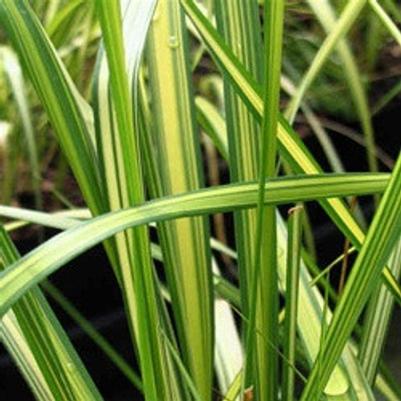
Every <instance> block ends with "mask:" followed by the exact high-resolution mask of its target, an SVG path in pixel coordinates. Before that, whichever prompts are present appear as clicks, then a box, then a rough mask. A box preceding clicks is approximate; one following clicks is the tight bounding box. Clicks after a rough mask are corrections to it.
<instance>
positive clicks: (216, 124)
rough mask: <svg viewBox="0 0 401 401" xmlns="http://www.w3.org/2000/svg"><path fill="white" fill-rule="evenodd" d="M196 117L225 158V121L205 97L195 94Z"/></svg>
mask: <svg viewBox="0 0 401 401" xmlns="http://www.w3.org/2000/svg"><path fill="white" fill-rule="evenodd" d="M195 105H196V118H197V121H198V123H199V125H200V126H201V127H202V129H203V130H204V131H205V133H206V134H207V135H208V136H209V138H210V139H211V140H212V142H213V144H214V146H216V148H217V150H218V151H219V153H220V154H221V155H222V157H223V158H224V159H225V160H227V159H228V152H227V148H228V146H227V137H226V135H224V134H223V133H224V132H225V129H226V127H225V121H224V119H223V117H222V116H221V114H220V113H219V111H218V110H217V108H216V107H215V106H214V105H213V104H212V103H211V102H209V101H208V100H207V99H205V98H203V97H200V96H197V97H196V98H195Z"/></svg>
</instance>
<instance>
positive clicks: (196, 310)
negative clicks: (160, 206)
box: [147, 0, 214, 401]
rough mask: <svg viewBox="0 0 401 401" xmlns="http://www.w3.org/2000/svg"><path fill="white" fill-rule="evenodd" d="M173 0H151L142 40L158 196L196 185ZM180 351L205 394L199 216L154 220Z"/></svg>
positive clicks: (207, 309)
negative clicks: (154, 3)
mask: <svg viewBox="0 0 401 401" xmlns="http://www.w3.org/2000/svg"><path fill="white" fill-rule="evenodd" d="M183 17H184V16H183V13H182V10H181V7H180V4H179V1H178V0H172V1H168V2H159V4H158V7H157V8H156V11H155V17H154V18H153V21H152V24H151V27H150V31H149V36H148V41H147V46H148V47H147V50H148V51H147V66H148V68H149V89H150V94H151V109H152V116H156V118H154V117H153V121H152V124H151V126H152V129H153V130H152V133H153V137H154V143H155V148H156V149H155V153H156V157H157V161H158V164H159V166H161V168H159V169H158V170H159V173H160V177H161V191H160V193H159V194H158V195H159V196H166V195H171V194H177V193H182V192H187V191H191V190H194V189H198V188H200V187H201V186H202V185H203V178H202V174H201V169H200V161H201V157H200V148H199V132H198V131H197V127H196V125H195V114H194V107H195V105H194V104H193V100H192V99H193V95H192V88H191V86H190V74H189V65H188V59H189V57H188V55H189V49H188V46H187V37H186V31H185V24H184V19H183ZM158 231H159V233H160V237H161V245H162V251H163V256H164V261H165V272H166V275H167V280H168V283H169V289H170V294H171V296H172V300H173V302H172V306H173V311H174V315H175V321H176V326H177V331H178V334H179V338H180V345H181V351H182V353H183V360H184V361H185V364H186V367H187V369H188V372H189V373H190V375H191V378H192V380H193V382H194V384H195V387H196V389H197V391H198V393H199V395H200V396H201V398H202V399H203V400H205V401H207V400H210V399H211V396H212V391H211V389H212V380H213V378H212V371H213V368H212V367H213V338H214V330H213V293H212V286H211V285H212V280H211V279H212V277H211V255H210V249H209V244H208V242H209V241H208V235H209V232H208V226H207V224H206V221H205V220H204V219H203V218H193V219H180V220H178V221H173V222H169V223H167V224H162V225H159V226H158Z"/></svg>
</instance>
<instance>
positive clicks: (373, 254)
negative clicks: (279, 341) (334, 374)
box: [301, 157, 401, 401]
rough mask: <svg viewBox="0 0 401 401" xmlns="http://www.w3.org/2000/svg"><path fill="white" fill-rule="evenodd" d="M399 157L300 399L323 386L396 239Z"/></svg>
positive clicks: (400, 181)
mask: <svg viewBox="0 0 401 401" xmlns="http://www.w3.org/2000/svg"><path fill="white" fill-rule="evenodd" d="M400 191H401V157H399V158H398V160H397V163H396V166H395V168H394V171H393V173H392V175H391V179H390V182H389V184H388V186H387V188H386V191H385V193H384V195H383V199H382V201H381V202H380V205H379V209H378V211H377V212H376V214H375V217H374V219H373V222H372V224H371V226H370V228H369V231H368V234H367V238H366V240H365V242H364V244H363V246H362V248H361V251H360V253H359V255H358V257H357V259H356V262H355V264H354V266H353V269H352V272H351V274H350V277H349V279H348V281H347V284H346V286H345V289H344V292H343V294H342V296H341V299H340V301H339V303H338V304H337V307H336V309H335V312H334V315H333V319H332V321H331V323H330V326H329V328H328V332H327V337H326V340H325V343H324V345H323V347H322V349H321V358H322V360H324V365H323V366H320V369H319V367H317V366H314V368H313V370H312V372H311V375H310V377H309V379H308V382H307V385H306V387H305V390H304V392H303V394H302V398H301V400H305V401H306V400H310V399H311V398H310V397H312V396H314V395H315V394H320V391H321V390H322V389H323V387H324V386H325V384H326V382H327V380H328V378H329V376H330V373H331V371H332V369H333V367H334V366H335V364H336V362H337V359H338V357H339V356H340V354H341V352H342V350H343V348H344V345H345V343H346V340H347V338H348V337H349V335H350V334H351V332H352V330H353V328H354V326H355V324H356V322H357V320H358V317H359V315H360V313H361V311H362V308H363V306H364V304H365V302H366V301H367V299H368V297H369V295H370V293H371V292H372V290H373V289H374V287H375V284H376V282H377V280H378V278H379V277H380V274H381V272H382V269H383V266H384V265H385V263H386V261H387V259H388V257H389V254H390V252H391V251H392V249H393V247H394V245H395V243H396V241H397V240H398V239H399V236H400V227H401V215H400V214H399V210H400V208H401V198H400V197H399V193H400Z"/></svg>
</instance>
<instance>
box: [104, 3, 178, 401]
mask: <svg viewBox="0 0 401 401" xmlns="http://www.w3.org/2000/svg"><path fill="white" fill-rule="evenodd" d="M96 9H97V12H98V16H99V21H100V25H101V29H102V34H103V40H104V45H105V49H106V54H107V62H108V67H109V70H110V76H109V77H110V90H111V100H112V105H113V109H114V113H115V119H116V128H117V129H118V134H117V135H118V136H117V139H116V140H117V142H119V145H120V147H119V149H117V152H118V151H119V152H120V154H119V155H120V157H121V159H120V163H119V164H118V166H119V169H120V171H119V173H120V175H121V176H120V177H119V185H120V188H122V189H123V195H122V196H123V197H124V196H125V197H126V198H125V199H124V201H125V203H126V204H128V205H131V206H132V205H138V204H141V203H143V201H144V188H143V182H142V167H141V160H140V153H139V140H138V137H137V133H136V132H135V130H134V116H133V112H132V96H131V94H130V90H129V88H130V85H129V79H128V74H127V64H126V62H127V61H126V55H125V48H124V39H123V30H122V19H121V10H120V2H119V1H117V0H113V1H104V0H98V1H96ZM106 167H107V166H106ZM125 235H126V241H127V242H126V244H127V245H126V246H127V251H124V253H123V254H122V253H120V254H119V256H120V257H121V258H123V259H122V260H121V262H122V263H121V264H120V267H121V278H122V285H123V288H124V291H123V294H124V300H125V304H126V307H127V310H128V316H129V322H130V326H131V329H132V330H133V333H134V334H135V339H136V341H137V346H138V353H139V359H140V364H141V372H142V378H143V389H144V394H145V397H146V399H147V400H149V401H151V400H153V401H156V400H158V399H159V398H160V397H161V398H164V397H165V399H169V397H170V389H169V385H170V383H169V382H168V379H167V377H168V376H169V373H170V371H169V370H168V369H166V368H165V367H166V366H167V365H166V362H165V360H164V358H165V353H164V347H163V344H162V342H161V338H160V336H159V333H158V328H159V326H160V325H162V324H163V323H162V319H161V316H160V313H159V300H158V293H157V290H156V288H155V280H154V272H153V263H152V259H151V255H150V244H149V239H148V235H147V229H146V227H144V226H143V227H135V228H133V229H132V231H129V232H127V233H126V234H125ZM171 379H172V377H171Z"/></svg>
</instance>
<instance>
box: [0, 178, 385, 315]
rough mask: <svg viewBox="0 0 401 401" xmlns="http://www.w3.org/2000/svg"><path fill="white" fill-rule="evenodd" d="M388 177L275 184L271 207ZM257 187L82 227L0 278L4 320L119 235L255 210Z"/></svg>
mask: <svg viewBox="0 0 401 401" xmlns="http://www.w3.org/2000/svg"><path fill="white" fill-rule="evenodd" d="M385 177H386V176H385V175H382V174H375V175H372V174H356V175H354V174H352V175H351V174H347V175H333V176H331V175H328V176H305V177H303V178H301V177H297V178H296V179H291V178H280V179H275V180H272V181H269V182H267V183H266V191H265V202H266V204H279V203H289V202H298V201H306V200H311V199H314V200H315V199H321V198H324V197H328V196H329V197H333V196H339V195H342V196H348V195H361V194H366V193H372V192H373V193H374V192H376V191H378V192H380V191H382V190H383V189H384V188H385V185H386V183H387V180H386V178H385ZM256 188H257V185H256V184H255V183H251V184H249V183H242V184H236V185H228V186H222V187H218V188H213V189H205V190H199V191H194V192H192V193H189V194H183V195H176V196H171V197H168V198H165V199H161V200H157V201H151V202H148V203H146V204H145V205H143V206H139V207H136V208H132V209H127V210H122V211H116V212H111V213H109V214H106V215H103V216H99V217H97V218H94V219H91V220H90V221H88V222H84V223H81V224H80V225H79V226H76V227H74V228H72V229H70V230H68V231H66V232H64V233H62V234H59V235H57V236H56V237H54V238H52V239H50V240H49V241H47V242H46V243H45V244H43V245H42V246H39V247H37V248H36V249H35V250H34V251H32V252H31V253H30V254H29V255H27V256H25V257H23V258H22V259H21V260H20V261H19V262H17V263H15V264H14V265H12V266H10V267H9V268H8V269H7V270H6V271H5V272H3V273H1V274H0V315H3V314H4V313H5V312H6V311H7V309H8V308H9V307H10V306H11V304H12V303H14V302H15V301H16V300H17V299H18V298H19V297H20V296H21V295H22V294H23V293H24V292H25V291H26V290H27V289H28V288H29V287H31V286H32V285H34V284H36V283H38V282H39V281H40V280H41V279H43V278H44V277H45V276H47V275H49V274H50V273H51V272H52V271H54V270H56V269H57V268H58V267H60V266H61V265H62V264H63V263H66V262H67V261H68V260H71V259H72V258H73V257H74V256H76V255H78V254H80V253H82V252H84V251H85V250H87V249H89V248H90V247H91V246H93V245H95V244H97V243H99V242H100V241H102V240H104V239H105V238H108V237H110V236H112V235H114V234H115V233H117V232H120V231H123V230H124V229H127V228H128V227H132V226H139V225H144V224H149V223H150V222H158V221H165V220H169V219H174V218H179V217H190V216H194V215H200V214H208V213H213V212H217V211H219V212H222V211H228V210H230V211H232V210H235V209H238V208H246V207H252V206H254V205H255V204H256V193H257V191H256ZM309 281H310V280H309Z"/></svg>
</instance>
